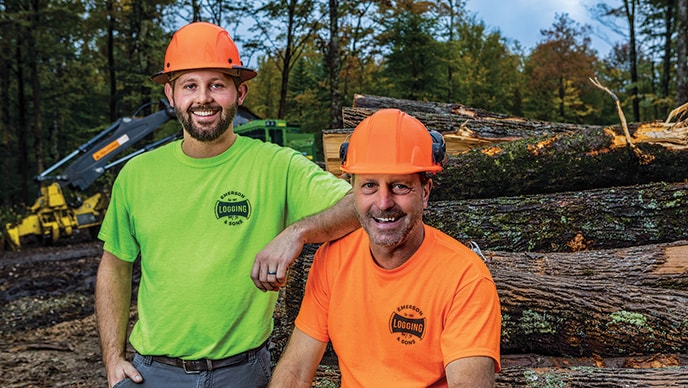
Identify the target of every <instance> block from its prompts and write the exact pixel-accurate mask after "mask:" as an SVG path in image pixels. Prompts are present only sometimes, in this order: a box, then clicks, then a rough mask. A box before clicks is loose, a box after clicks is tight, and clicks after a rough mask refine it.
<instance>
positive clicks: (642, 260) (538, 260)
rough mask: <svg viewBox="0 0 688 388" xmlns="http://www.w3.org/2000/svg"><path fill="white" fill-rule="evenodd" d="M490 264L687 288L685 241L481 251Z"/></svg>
mask: <svg viewBox="0 0 688 388" xmlns="http://www.w3.org/2000/svg"><path fill="white" fill-rule="evenodd" d="M483 255H484V256H485V258H486V260H487V261H488V262H489V263H490V267H492V268H500V269H502V270H505V271H515V272H531V273H533V274H536V275H548V276H565V277H567V278H571V279H588V280H604V281H607V282H609V283H613V284H626V285H629V286H642V287H654V288H668V289H674V290H682V291H688V241H686V240H682V241H675V242H671V243H665V244H650V245H638V246H632V247H626V248H618V249H601V250H594V251H591V250H586V251H578V252H547V253H535V252H505V251H485V252H483Z"/></svg>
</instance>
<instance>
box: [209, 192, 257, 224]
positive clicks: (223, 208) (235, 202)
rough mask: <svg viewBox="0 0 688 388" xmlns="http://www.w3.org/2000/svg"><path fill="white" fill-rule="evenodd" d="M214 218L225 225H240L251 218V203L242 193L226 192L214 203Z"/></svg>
mask: <svg viewBox="0 0 688 388" xmlns="http://www.w3.org/2000/svg"><path fill="white" fill-rule="evenodd" d="M215 217H217V219H218V220H222V221H223V222H224V223H225V224H226V225H230V226H234V225H241V224H243V223H244V222H246V221H247V220H248V219H249V218H251V201H249V200H248V199H247V198H246V196H245V195H244V194H243V193H240V192H238V191H228V192H226V193H224V194H222V195H221V196H220V199H218V200H217V202H215Z"/></svg>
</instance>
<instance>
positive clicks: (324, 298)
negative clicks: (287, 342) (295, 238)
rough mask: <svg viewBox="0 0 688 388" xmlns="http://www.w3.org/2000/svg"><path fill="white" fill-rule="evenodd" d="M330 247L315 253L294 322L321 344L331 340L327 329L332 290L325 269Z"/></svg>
mask: <svg viewBox="0 0 688 388" xmlns="http://www.w3.org/2000/svg"><path fill="white" fill-rule="evenodd" d="M329 246H330V244H329V243H325V244H323V245H322V246H320V248H318V250H317V251H316V253H315V256H314V258H313V265H312V266H311V269H310V271H309V273H308V280H307V281H306V289H305V292H304V296H303V300H302V302H301V308H300V310H299V314H298V315H297V317H296V320H295V322H294V323H295V325H296V327H298V328H299V329H300V330H301V331H303V332H304V333H306V334H308V335H309V336H311V337H313V338H314V339H316V340H318V341H321V342H328V341H329V340H330V336H329V332H328V329H327V320H328V309H329V305H330V289H329V282H328V279H327V271H326V268H325V265H326V263H327V262H328V261H329V260H324V257H326V256H327V253H326V252H327V250H328V248H329Z"/></svg>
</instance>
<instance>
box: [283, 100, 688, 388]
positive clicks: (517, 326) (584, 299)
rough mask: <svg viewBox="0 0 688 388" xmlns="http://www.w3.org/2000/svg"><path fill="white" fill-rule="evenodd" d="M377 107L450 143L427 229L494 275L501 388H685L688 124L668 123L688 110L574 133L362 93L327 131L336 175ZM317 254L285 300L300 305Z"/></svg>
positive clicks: (307, 254)
mask: <svg viewBox="0 0 688 388" xmlns="http://www.w3.org/2000/svg"><path fill="white" fill-rule="evenodd" d="M382 108H398V109H401V110H403V111H405V112H407V113H409V114H411V115H412V116H414V117H416V118H418V119H419V120H420V121H421V122H423V123H424V124H425V125H426V126H428V127H429V128H432V129H435V130H439V131H440V132H441V133H442V134H443V135H444V137H445V140H446V141H447V150H448V153H449V155H450V157H449V161H448V163H447V165H446V166H445V169H444V171H443V172H441V173H439V174H438V175H437V176H436V177H435V178H434V179H433V181H434V187H433V192H432V194H431V198H430V203H429V206H428V209H427V210H426V212H425V215H424V219H425V221H426V223H428V224H429V225H432V226H435V227H437V228H439V229H441V230H443V231H444V232H446V233H448V234H449V235H451V236H453V237H455V238H456V239H458V240H460V241H462V242H464V243H465V244H467V245H469V244H470V243H471V242H473V243H477V246H479V247H480V249H481V250H482V252H481V254H482V255H483V257H484V259H485V261H486V263H487V265H488V267H489V268H490V271H491V272H492V275H493V277H494V280H495V283H496V284H497V289H498V293H499V296H500V301H501V305H502V320H503V323H502V341H501V349H502V363H503V371H502V372H501V373H499V374H498V376H497V386H500V387H510V386H561V387H563V386H586V387H597V386H605V387H608V386H688V308H687V307H686V306H688V125H686V124H685V122H683V121H680V120H674V121H672V120H673V119H676V116H678V117H679V118H680V117H681V116H680V115H681V112H682V111H678V113H676V112H672V116H670V119H669V120H667V121H666V122H648V123H636V124H634V125H631V126H630V127H626V126H625V119H623V118H622V117H620V118H621V120H620V122H621V125H616V126H614V125H613V126H606V127H605V126H578V125H573V124H563V123H547V122H541V121H535V120H528V119H523V118H519V117H509V116H506V115H502V114H497V113H493V112H488V111H484V110H480V109H473V108H470V107H466V106H463V105H460V104H444V103H433V102H418V101H409V100H398V99H392V98H387V97H376V96H362V95H359V96H356V97H355V99H354V104H353V106H352V107H351V108H345V109H344V110H343V122H344V126H345V129H339V130H329V131H323V143H324V151H325V154H326V157H327V160H326V164H327V169H328V170H329V171H331V172H333V173H335V174H337V175H338V174H340V171H339V144H341V142H342V141H344V139H345V138H346V136H348V135H349V134H350V133H351V131H352V130H353V128H354V127H355V126H356V125H357V124H358V123H359V122H360V121H361V120H362V119H363V118H365V117H367V116H369V115H370V114H372V113H374V112H375V111H377V110H378V109H382ZM312 252H313V250H305V251H304V253H303V255H302V258H301V260H299V261H298V262H297V264H296V265H295V267H294V270H293V271H292V277H291V278H290V280H289V285H288V287H287V295H288V299H294V300H296V301H300V298H301V296H302V292H303V285H304V284H305V278H306V274H307V272H308V269H309V267H310V263H311V262H312ZM294 303H295V305H294V306H293V307H292V309H293V310H294V311H291V312H289V313H288V315H291V316H290V318H289V319H288V321H289V322H292V321H293V318H294V317H295V310H296V309H297V306H298V302H294ZM331 358H336V355H332V357H331ZM328 371H330V372H331V369H328Z"/></svg>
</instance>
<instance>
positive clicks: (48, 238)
mask: <svg viewBox="0 0 688 388" xmlns="http://www.w3.org/2000/svg"><path fill="white" fill-rule="evenodd" d="M160 102H161V106H162V109H161V110H159V111H157V112H155V113H152V114H150V115H148V116H145V117H142V118H135V117H123V118H120V119H118V120H117V121H115V122H114V123H113V124H112V125H111V126H110V127H108V128H106V129H105V130H103V131H102V132H100V133H99V134H98V135H96V136H95V137H94V138H92V139H91V140H89V141H88V142H86V143H84V144H82V145H81V146H79V148H78V149H77V150H75V151H74V152H72V153H71V154H69V155H67V156H66V157H65V158H63V159H62V160H60V161H59V162H57V163H55V164H54V165H52V166H51V167H49V168H48V169H46V170H45V171H44V172H43V173H41V174H40V175H38V176H36V177H35V178H34V179H35V180H36V181H37V182H38V183H39V185H40V195H39V197H38V198H37V199H36V201H35V202H34V204H33V205H32V206H31V207H30V208H29V209H28V210H29V215H28V216H26V217H24V218H22V219H21V220H20V221H19V222H17V223H8V224H6V225H5V230H4V233H3V234H4V236H3V237H4V240H5V245H6V246H8V247H9V248H10V249H12V250H19V249H20V248H21V247H22V245H24V244H25V243H29V242H33V241H36V242H38V243H40V244H50V243H54V242H57V241H58V240H59V239H61V238H65V237H69V236H71V235H72V234H73V233H74V231H76V230H79V229H86V230H88V231H89V232H93V231H96V230H98V228H99V226H100V223H101V222H102V220H103V216H104V215H105V210H106V208H107V205H108V203H109V196H108V194H107V193H106V192H105V191H101V192H98V193H96V194H94V195H92V196H90V197H88V198H86V199H85V200H81V198H80V197H79V196H74V199H72V200H70V199H68V197H67V196H65V191H66V190H75V189H77V190H81V191H83V190H85V189H86V188H87V187H89V186H90V185H91V184H92V183H93V182H94V181H95V180H96V179H98V177H100V176H101V175H103V174H104V173H105V171H107V170H108V169H110V168H112V167H114V166H116V165H118V164H120V163H123V162H125V161H126V160H128V159H130V158H132V157H134V156H136V155H138V154H140V153H143V152H146V151H149V150H151V149H154V148H156V147H159V146H160V145H162V144H165V143H167V142H169V141H172V140H174V139H177V138H178V137H179V136H181V134H180V133H175V134H173V135H170V136H167V137H165V138H163V139H161V140H158V141H157V142H154V143H151V144H148V145H145V146H143V147H141V148H139V149H138V150H136V151H134V152H132V153H130V154H128V155H126V156H124V157H122V158H120V159H118V160H115V161H112V159H113V158H114V157H115V156H116V155H118V154H120V153H121V152H122V151H124V150H125V149H127V148H129V147H131V146H133V145H135V144H137V143H138V142H139V141H140V140H142V139H144V138H145V137H146V136H147V135H149V134H150V133H151V132H153V131H155V130H156V129H157V128H159V127H160V126H161V125H163V124H165V123H166V122H167V121H169V120H170V119H172V118H175V117H176V115H175V113H174V108H172V107H171V106H170V105H169V104H168V103H167V101H166V100H161V101H160ZM147 105H149V104H146V105H144V106H142V107H141V108H139V110H138V111H137V112H139V111H141V109H143V108H145V107H146V106H147ZM134 116H136V114H134ZM77 156H79V157H78V158H77V159H76V160H74V161H73V162H72V163H71V164H69V165H68V166H67V167H66V168H65V169H64V171H63V172H62V173H61V174H57V175H51V174H53V173H55V171H56V170H57V169H58V168H60V167H63V166H64V165H65V164H66V163H67V162H69V161H71V160H72V159H73V158H75V157H77Z"/></svg>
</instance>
